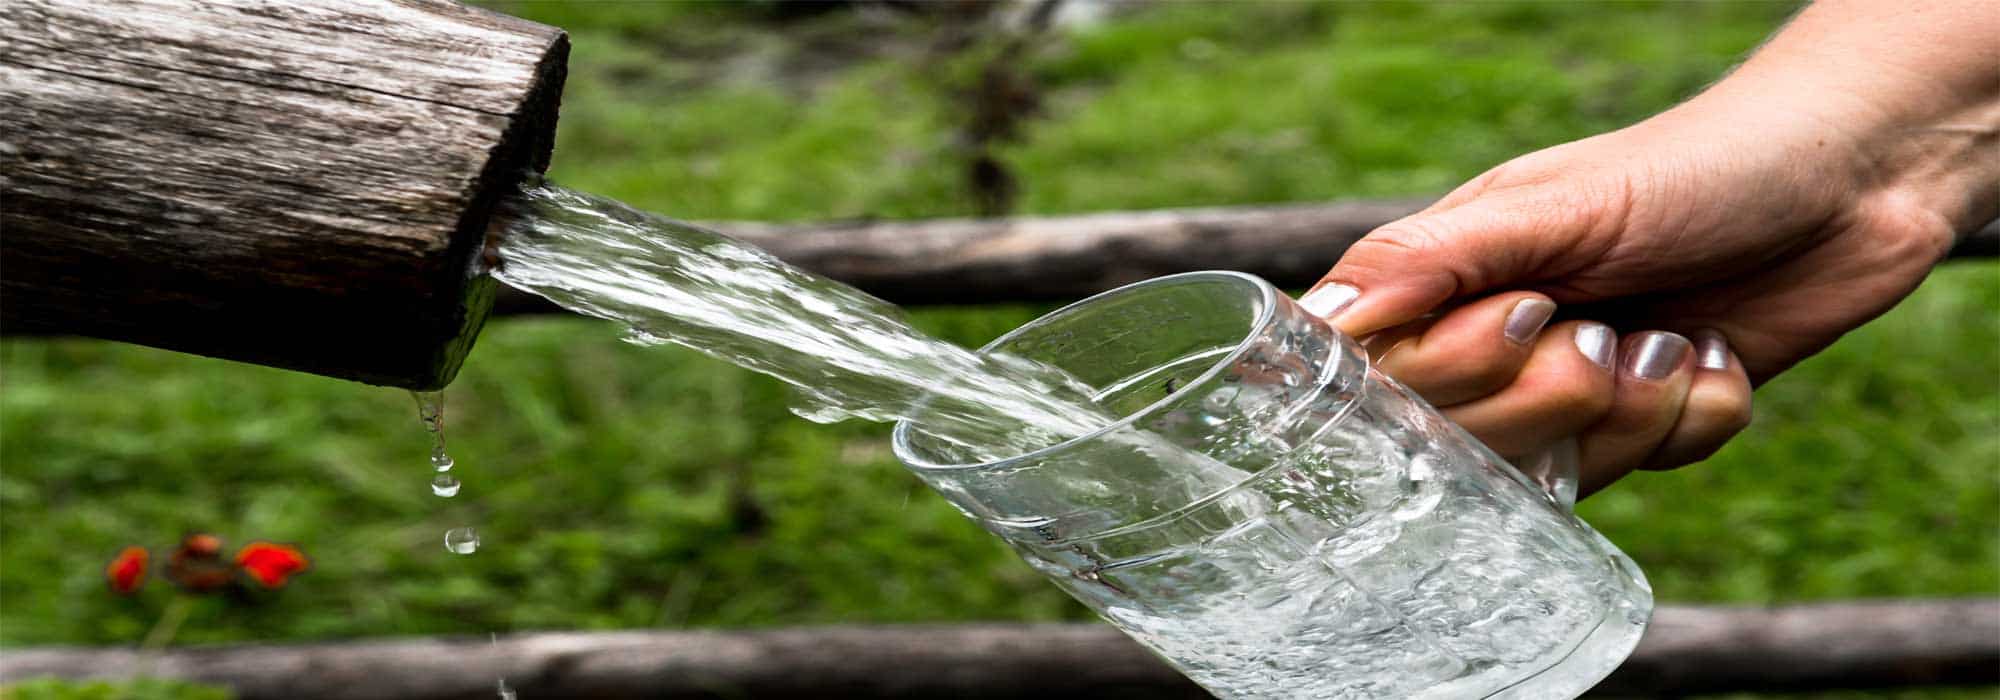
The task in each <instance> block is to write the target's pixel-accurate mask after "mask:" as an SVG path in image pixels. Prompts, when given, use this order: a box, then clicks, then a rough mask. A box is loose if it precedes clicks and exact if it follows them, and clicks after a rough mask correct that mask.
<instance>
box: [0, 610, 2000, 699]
mask: <svg viewBox="0 0 2000 700" xmlns="http://www.w3.org/2000/svg"><path fill="white" fill-rule="evenodd" d="M139 665H140V659H139V657H138V656H137V654H136V653H135V652H133V651H132V650H130V649H122V648H121V649H79V648H42V649H11V650H5V651H0V683H5V682H15V681H20V680H23V679H27V678H32V677H38V676H62V677H73V678H85V677H88V678H105V677H121V676H125V675H128V674H131V673H132V672H133V670H134V669H135V668H138V667H139ZM153 669H154V672H155V673H156V674H157V675H162V676H170V677H176V678H185V679H191V680H197V681H202V682H207V683H217V684H222V685H227V686H230V687H232V688H234V689H235V690H236V692H237V694H238V697H239V698H242V700H280V699H282V700H391V699H394V700H461V699H462V700H474V699H475V698H476V699H478V700H488V699H490V698H492V697H494V688H495V682H496V680H497V679H499V678H502V677H505V678H506V679H507V682H508V684H509V686H510V687H513V688H516V689H518V690H519V691H520V693H521V696H522V697H528V698H536V699H538V700H542V699H548V698H596V699H605V700H616V699H621V698H662V699H681V698H754V699H758V700H790V699H795V698H857V699H861V698H966V699H976V700H999V699H1002V698H1006V699H1015V698H1019V699H1022V700H1026V699H1029V698H1061V697H1092V698H1170V699H1171V698H1202V697H1207V695H1206V694H1204V693H1202V692H1201V691H1200V689H1198V688H1196V687H1194V685H1193V684H1191V683H1189V682H1188V681H1186V680H1185V679H1183V678H1181V677H1180V676H1179V675H1177V674H1175V673H1174V672H1173V671H1171V670H1169V669H1168V668H1167V667H1166V666H1165V665H1164V664H1161V663H1160V662H1159V661H1157V660H1156V659H1154V658H1153V657H1152V656H1150V655H1149V654H1147V653H1146V652H1145V651H1144V650H1143V649H1141V648H1140V647H1139V646H1138V645H1137V644H1134V643H1132V642H1131V641H1130V640H1128V639H1127V638H1125V637H1124V636H1123V635H1121V634H1119V633H1118V632H1117V631H1116V630H1113V629H1111V628H1110V627H1107V626H1104V625H1093V624H1041V625H1006V624H983V625H961V626H898V627H820V628H791V629H772V630H755V631H673V632H601V633H536V634H523V635H511V636H508V637H503V638H500V639H498V640H497V641H491V642H489V641H488V640H486V639H457V640H454V639H421V638H420V639H394V640H372V641H356V642H339V643H324V644H300V645H246V646H219V647H198V648H187V649H175V650H172V651H169V652H167V653H165V654H164V655H162V656H160V657H158V658H157V659H156V660H155V661H154V665H153ZM1974 684H1978V685H1990V684H2000V599H1972V600H1929V601H1875V602H1845V603H1829V604H1815V605H1797V606H1787V607H1779V608H1746V607H1705V606H1663V607H1661V608H1660V610H1659V611H1658V612H1657V613H1656V614H1655V615H1654V618H1653V623H1652V625H1651V627H1650V629H1648V631H1647V633H1646V637H1645V639H1644V640H1643V641H1642V642H1641V643H1640V645H1639V648H1638V651H1637V652H1636V653H1634V654H1633V656H1632V658H1631V659H1630V660H1629V661H1627V662H1626V663H1625V665H1624V666H1623V667H1622V668H1620V669H1619V670H1618V671H1617V673H1615V674H1613V675H1612V676H1611V678H1610V679H1609V680H1607V681H1605V683H1604V684H1603V685H1601V686H1599V688H1598V689H1597V691H1596V694H1598V695H1607V696H1626V697H1629V696H1643V697H1663V696H1664V697H1678V696H1684V695H1694V694H1703V693H1716V692H1734V691H1751V690H1761V691H1778V692H1787V691H1812V690H1826V689H1835V688H1885V687H1898V686H1925V685H1974Z"/></svg>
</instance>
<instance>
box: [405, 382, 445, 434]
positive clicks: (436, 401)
mask: <svg viewBox="0 0 2000 700" xmlns="http://www.w3.org/2000/svg"><path fill="white" fill-rule="evenodd" d="M410 397H411V398H414V399H416V400H417V420H421V421H423V422H424V429H425V430H429V431H431V432H433V433H435V432H437V431H438V430H439V429H441V428H443V427H444V392H442V391H412V392H410Z"/></svg>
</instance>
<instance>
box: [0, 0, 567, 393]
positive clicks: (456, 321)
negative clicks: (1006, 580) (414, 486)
mask: <svg viewBox="0 0 2000 700" xmlns="http://www.w3.org/2000/svg"><path fill="white" fill-rule="evenodd" d="M567 47H568V44H567V39H566V38H565V36H564V35H563V33H562V32H561V31H560V30H557V29H554V28H551V27H545V26H542V25H538V24H534V23H530V22H526V21H523V20H518V19H515V18H511V17H507V16H505V15H500V14H496V13H491V12H487V11H484V10H479V9H475V8H467V7H463V6H460V5H458V4H456V3H450V2H441V1H432V2H426V1H418V0H288V1H287V2H282V3H278V2H265V1H264V0H11V1H10V2H6V3H4V4H0V126H4V131H0V330H5V331H6V332H9V333H65V334H76V335H87V336H95V337H100V338H109V339H114V340H124V341H130V342H136V343H143V344H147V345H154V346H158V347H164V348H170V349H174V350H181V351H186V352H194V353H200V354H204V355H213V356H217V357H225V358H229V359H236V360H244V361H249V362H256V363H260V364H267V365H273V366H278V367H286V368H291V369H299V370H304V371H308V372H315V373H319V374H326V375H330V376H337V377H344V378H350V379H357V380H361V381H366V382H370V383H377V384H388V385H394V386H403V387H409V388H431V387H436V386H441V385H442V384H444V383H445V382H447V381H449V380H450V378H451V376H452V375H453V374H454V373H455V372H456V371H457V367H458V365H459V363H460V362H461V361H462V360H463V358H464V356H465V353H466V352H467V351H468V350H469V348H470V345H471V342H472V340H473V339H474V338H475V337H476V335H477V331H478V328H479V326H480V324H481V323H482V322H483V320H484V318H485V315H486V310H487V308H488V307H489V306H490V302H491V296H492V292H493V287H494V285H493V283H492V282H491V281H490V280H487V279H484V278H482V277H480V276H477V275H474V274H471V273H472V272H473V269H472V266H473V263H474V259H475V253H476V252H477V250H478V249H479V247H480V245H481V243H482V240H481V239H482V238H483V235H484V230H485V227H486V223H487V219H488V215H489V213H490V211H491V209H492V206H493V204H494V202H495V200H496V199H497V198H498V197H499V196H501V195H502V194H503V193H504V192H506V191H508V190H509V189H510V188H511V187H512V185H513V183H514V181H515V179H516V178H517V177H518V176H519V174H520V173H521V172H523V171H525V170H528V169H535V170H539V169H542V168H545V167H546V165H547V163H548V157H549V149H550V143H551V140H552V135H553V128H554V122H555V115H556V104H557V100H558V98H559V95H560V92H561V88H562V80H563V75H564V65H565V64H564V61H565V59H566V56H567V50H568V49H567Z"/></svg>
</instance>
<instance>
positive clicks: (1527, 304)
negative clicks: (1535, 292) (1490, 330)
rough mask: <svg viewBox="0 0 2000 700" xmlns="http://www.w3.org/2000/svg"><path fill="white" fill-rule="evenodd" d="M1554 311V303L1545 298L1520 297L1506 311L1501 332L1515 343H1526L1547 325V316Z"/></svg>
mask: <svg viewBox="0 0 2000 700" xmlns="http://www.w3.org/2000/svg"><path fill="white" fill-rule="evenodd" d="M1555 313H1556V303H1555V302H1553V301H1549V300H1547V299H1522V300H1521V301H1520V303H1517V304H1515V305H1514V310H1512V311H1509V312H1507V324H1506V325H1505V326H1503V327H1501V329H1500V330H1501V332H1502V333H1505V334H1506V335H1507V339H1508V340H1510V341H1513V343H1514V344H1515V345H1526V344H1528V341H1530V340H1534V339H1535V334H1536V333H1540V332H1542V326H1544V325H1548V322H1549V317H1550V316H1554V315H1555Z"/></svg>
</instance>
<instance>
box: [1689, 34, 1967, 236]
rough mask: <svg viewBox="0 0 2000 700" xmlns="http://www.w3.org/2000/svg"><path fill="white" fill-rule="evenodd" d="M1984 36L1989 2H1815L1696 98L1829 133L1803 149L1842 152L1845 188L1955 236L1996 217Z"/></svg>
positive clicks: (1778, 124) (1770, 123) (1775, 123)
mask: <svg viewBox="0 0 2000 700" xmlns="http://www.w3.org/2000/svg"><path fill="white" fill-rule="evenodd" d="M1995 37H2000V4H1995V3H1991V2H1985V1H1983V0H1953V1H1937V0H1923V1H1907V0H1906V1H1899V2H1880V1H1876V0H1859V1H1844V0H1843V1H1834V2H1821V3H1818V4H1815V5H1813V6H1811V7H1808V8H1806V9H1805V10H1804V11H1802V12H1800V13H1799V15H1798V16H1797V17H1796V18H1794V19H1793V21H1792V22H1791V23H1790V24H1788V25H1787V26H1786V27H1785V28H1784V29H1783V30H1782V31H1780V32H1778V34H1777V35H1776V36H1774V37H1772V39H1771V40H1770V41H1769V42H1768V43H1767V44H1766V45H1765V46H1764V47H1763V48H1761V49H1759V50H1758V51H1757V52H1756V54H1755V55H1753V56H1752V57H1751V58H1750V60H1748V61H1746V62H1745V63H1744V64H1743V66H1742V67H1741V68H1739V69H1738V70H1737V71H1736V72H1735V73H1734V74H1732V75H1731V76H1730V77H1729V78H1727V79H1725V80H1723V81H1722V82H1720V83H1718V84H1717V85H1715V87H1714V88H1712V89H1711V90H1709V91H1708V93H1705V94H1704V95H1702V97H1700V98H1697V100H1696V102H1706V103H1707V104H1704V105H1701V108H1703V109H1711V110H1712V109H1725V110H1728V111H1730V112H1733V113H1735V114H1737V115H1748V114H1750V113H1753V112H1755V113H1759V114H1762V115H1775V118H1774V119H1768V120H1767V119H1759V118H1755V117H1745V118H1746V120H1747V121H1749V122H1750V123H1753V124H1755V123H1758V122H1762V126H1764V127H1766V128H1769V129H1771V130H1772V131H1776V130H1778V129H1790V130H1794V131H1812V132H1818V133H1820V134H1824V135H1830V136H1832V137H1833V138H1827V139H1824V140H1821V139H1820V138H1819V137H1817V136H1816V137H1815V139H1814V145H1815V146H1823V145H1827V144H1832V145H1834V146H1835V147H1836V148H1839V147H1846V148H1847V149H1850V150H1851V151H1852V155H1853V156H1854V157H1853V159H1852V160H1853V165H1854V171H1855V178H1854V181H1855V182H1856V185H1857V187H1860V188H1863V189H1866V190H1870V191H1872V192H1874V193H1877V194H1887V195H1889V196H1894V197H1899V198H1906V199H1908V200H1910V201H1912V202H1913V203H1914V204H1916V205H1918V206H1920V207H1921V208H1923V209H1925V210H1927V211H1930V212H1933V213H1935V214H1936V215H1937V216H1938V217H1940V218H1942V219H1944V220H1945V221H1947V222H1949V223H1950V225H1951V227H1952V228H1953V230H1955V231H1958V232H1960V233H1965V232H1969V231H1971V230H1974V229H1977V228H1978V227H1979V226H1981V225H1982V224H1984V223H1986V222H1987V221H1990V220H1992V219H1993V218H1994V217H1995V216H1996V215H2000V40H1996V39H1995ZM1718 105H1721V106H1718ZM1691 106H1692V105H1691Z"/></svg>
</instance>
